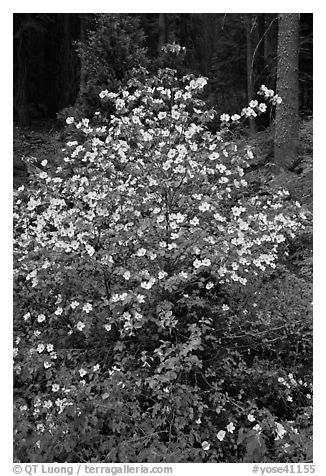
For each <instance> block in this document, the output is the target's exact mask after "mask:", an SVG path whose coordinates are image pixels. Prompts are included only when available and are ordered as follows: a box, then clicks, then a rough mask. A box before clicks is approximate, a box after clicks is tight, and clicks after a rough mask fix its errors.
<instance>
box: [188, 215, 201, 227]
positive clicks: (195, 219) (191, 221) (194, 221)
mask: <svg viewBox="0 0 326 476" xmlns="http://www.w3.org/2000/svg"><path fill="white" fill-rule="evenodd" d="M190 225H193V226H196V225H199V220H198V218H197V217H194V218H192V219H191V220H190Z"/></svg>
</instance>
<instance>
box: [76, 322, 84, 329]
mask: <svg viewBox="0 0 326 476" xmlns="http://www.w3.org/2000/svg"><path fill="white" fill-rule="evenodd" d="M76 327H77V329H78V330H79V331H82V330H83V329H84V327H85V324H84V323H83V322H82V321H79V322H78V323H77V326H76Z"/></svg>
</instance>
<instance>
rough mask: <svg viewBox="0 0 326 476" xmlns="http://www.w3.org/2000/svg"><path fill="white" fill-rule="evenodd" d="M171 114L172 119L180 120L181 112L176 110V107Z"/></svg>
mask: <svg viewBox="0 0 326 476" xmlns="http://www.w3.org/2000/svg"><path fill="white" fill-rule="evenodd" d="M171 116H172V119H176V120H178V119H179V117H180V112H178V111H176V110H175V109H173V110H172V113H171Z"/></svg>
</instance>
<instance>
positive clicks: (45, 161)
mask: <svg viewBox="0 0 326 476" xmlns="http://www.w3.org/2000/svg"><path fill="white" fill-rule="evenodd" d="M47 163H48V161H47V160H46V159H44V160H42V162H41V165H42V166H43V167H45V166H46V165H47Z"/></svg>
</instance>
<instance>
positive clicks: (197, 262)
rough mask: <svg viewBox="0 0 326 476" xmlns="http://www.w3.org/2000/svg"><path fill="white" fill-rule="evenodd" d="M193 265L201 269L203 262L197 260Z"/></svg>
mask: <svg viewBox="0 0 326 476" xmlns="http://www.w3.org/2000/svg"><path fill="white" fill-rule="evenodd" d="M193 265H194V267H195V268H199V267H200V266H201V261H200V260H199V259H195V261H194V262H193Z"/></svg>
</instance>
